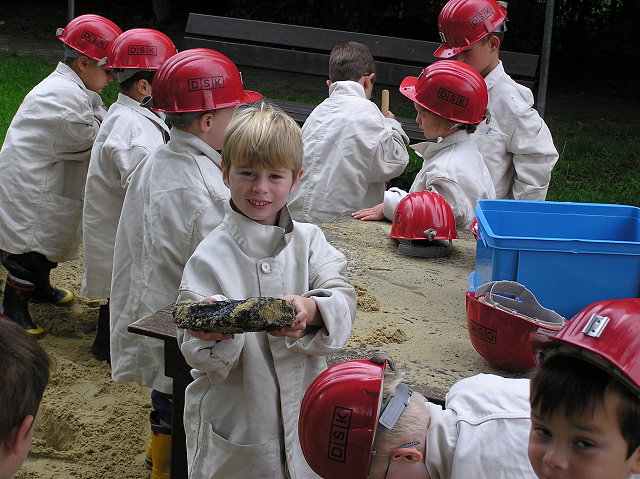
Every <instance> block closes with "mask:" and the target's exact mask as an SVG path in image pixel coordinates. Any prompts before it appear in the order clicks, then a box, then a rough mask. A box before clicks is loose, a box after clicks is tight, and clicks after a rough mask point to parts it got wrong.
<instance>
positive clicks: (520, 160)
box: [472, 62, 558, 201]
mask: <svg viewBox="0 0 640 479" xmlns="http://www.w3.org/2000/svg"><path fill="white" fill-rule="evenodd" d="M484 81H485V82H486V84H487V88H488V90H489V111H490V112H491V121H490V122H489V124H486V123H484V122H483V123H481V124H480V125H478V128H477V130H476V132H475V133H474V134H473V135H472V138H473V139H474V141H475V142H476V145H478V149H479V150H480V153H481V154H482V157H483V159H484V162H485V163H486V165H487V168H489V173H491V178H492V179H493V183H494V185H495V187H496V198H498V199H503V198H507V199H509V198H515V199H516V200H540V201H544V199H545V198H546V196H547V190H548V189H549V181H550V180H551V170H552V169H553V167H554V166H555V164H556V161H558V152H557V150H556V148H555V146H554V145H553V138H551V132H550V131H549V128H548V127H547V125H546V123H545V122H544V120H543V119H542V118H540V115H539V114H538V112H537V111H536V110H535V109H534V108H533V94H532V93H531V90H529V89H528V88H527V87H525V86H523V85H520V84H518V83H516V82H515V81H513V80H512V79H511V77H510V76H509V75H507V74H506V73H505V71H504V67H503V66H502V62H500V63H498V65H497V66H496V67H495V68H494V69H493V70H491V72H490V73H489V74H488V75H487V76H486V77H485V79H484Z"/></svg>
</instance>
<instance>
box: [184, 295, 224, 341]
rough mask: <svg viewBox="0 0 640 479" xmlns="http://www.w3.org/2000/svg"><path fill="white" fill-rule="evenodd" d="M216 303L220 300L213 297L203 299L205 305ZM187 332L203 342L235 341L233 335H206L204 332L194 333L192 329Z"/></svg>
mask: <svg viewBox="0 0 640 479" xmlns="http://www.w3.org/2000/svg"><path fill="white" fill-rule="evenodd" d="M216 301H218V300H217V299H215V298H213V297H211V296H207V297H206V298H203V299H202V302H203V303H215V302H216ZM187 332H188V333H189V334H190V335H191V336H193V337H194V338H198V339H201V340H203V341H224V340H225V339H233V334H225V333H206V332H204V331H193V330H191V329H187Z"/></svg>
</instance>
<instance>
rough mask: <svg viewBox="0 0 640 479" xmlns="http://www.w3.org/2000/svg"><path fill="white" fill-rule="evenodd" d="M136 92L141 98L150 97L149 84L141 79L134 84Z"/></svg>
mask: <svg viewBox="0 0 640 479" xmlns="http://www.w3.org/2000/svg"><path fill="white" fill-rule="evenodd" d="M136 90H137V91H138V94H140V95H142V96H149V95H151V83H149V82H148V81H147V80H145V79H144V78H142V79H140V80H138V81H137V82H136Z"/></svg>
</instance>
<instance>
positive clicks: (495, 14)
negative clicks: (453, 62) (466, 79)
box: [433, 0, 507, 58]
mask: <svg viewBox="0 0 640 479" xmlns="http://www.w3.org/2000/svg"><path fill="white" fill-rule="evenodd" d="M506 18H507V11H506V10H505V9H504V8H502V7H501V6H500V5H499V4H498V2H496V0H449V1H448V2H447V4H446V5H445V6H444V7H443V8H442V10H441V11H440V15H439V16H438V32H439V33H440V39H441V40H442V45H440V46H439V47H438V48H437V49H436V51H435V52H434V54H433V55H434V56H436V57H438V58H451V57H453V56H455V55H457V54H458V53H460V52H462V51H464V50H466V49H467V48H469V47H470V46H471V45H473V44H474V43H476V42H478V41H480V40H482V39H483V38H484V37H486V36H487V35H488V34H490V33H491V32H494V31H496V30H497V29H498V28H499V27H500V26H501V25H503V24H504V21H505V19H506ZM503 28H504V27H503ZM503 31H504V30H503Z"/></svg>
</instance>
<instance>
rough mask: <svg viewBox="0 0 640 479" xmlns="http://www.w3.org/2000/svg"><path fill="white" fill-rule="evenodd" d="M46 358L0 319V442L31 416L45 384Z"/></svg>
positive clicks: (17, 328) (26, 337) (28, 338)
mask: <svg viewBox="0 0 640 479" xmlns="http://www.w3.org/2000/svg"><path fill="white" fill-rule="evenodd" d="M51 367H52V360H51V358H50V356H49V355H48V354H47V353H46V352H45V351H44V349H42V347H41V346H40V345H39V344H38V342H37V341H36V340H35V339H34V338H33V337H31V336H30V335H29V334H28V333H26V332H25V331H24V329H22V328H21V327H20V326H18V325H17V324H16V323H14V322H12V321H9V320H7V319H2V318H0V404H2V413H0V443H2V442H4V441H5V440H6V439H7V438H8V437H9V434H10V433H11V430H12V429H14V428H15V427H16V426H18V425H20V423H21V422H22V421H23V420H24V418H25V417H27V416H35V415H36V413H37V412H38V407H39V406H40V401H41V400H42V394H43V393H44V389H45V388H46V387H47V383H48V382H49V371H50V368H51Z"/></svg>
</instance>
